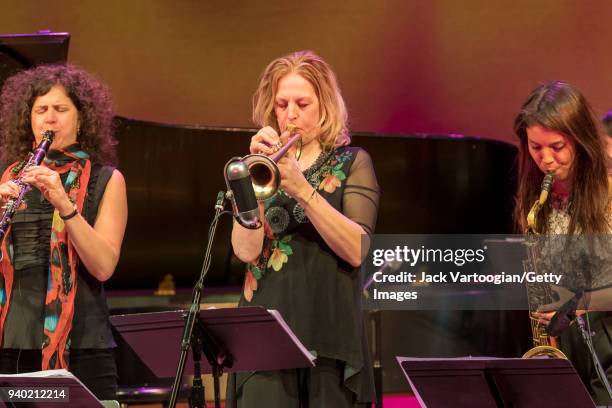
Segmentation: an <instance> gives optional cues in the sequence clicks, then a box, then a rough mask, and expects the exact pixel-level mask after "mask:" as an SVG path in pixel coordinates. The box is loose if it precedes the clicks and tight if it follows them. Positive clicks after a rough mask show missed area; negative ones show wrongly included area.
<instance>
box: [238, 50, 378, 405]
mask: <svg viewBox="0 0 612 408" xmlns="http://www.w3.org/2000/svg"><path fill="white" fill-rule="evenodd" d="M253 119H254V122H255V123H256V124H257V125H259V126H261V129H260V130H259V132H257V134H256V135H255V136H253V137H252V139H251V144H250V146H249V150H250V152H251V153H253V154H264V155H270V154H274V153H275V152H276V151H278V150H279V149H280V148H281V146H282V144H283V143H285V140H283V139H285V136H288V133H292V132H291V131H287V129H288V125H294V126H295V127H296V129H297V130H296V132H297V133H299V135H300V136H301V140H302V147H301V152H298V150H299V149H298V147H297V146H296V145H294V146H296V147H292V148H291V149H290V150H289V152H288V154H287V155H286V156H285V157H283V158H281V159H280V160H279V161H278V169H279V173H280V178H281V180H280V189H279V190H278V192H277V193H276V194H275V195H274V196H272V197H271V198H269V199H267V200H266V201H265V202H262V203H260V211H261V218H262V219H265V222H264V226H263V227H262V228H260V229H255V230H253V229H247V228H244V227H242V226H241V225H240V224H239V223H238V222H234V226H233V231H232V245H233V248H234V253H235V254H236V256H237V257H238V258H240V260H242V261H243V262H245V263H246V264H247V268H246V276H245V281H244V290H243V294H242V297H241V300H240V305H241V306H251V305H261V306H264V307H266V308H272V309H277V310H278V311H280V313H281V314H282V315H283V317H284V318H285V320H286V321H287V323H288V324H289V326H290V327H291V329H292V330H293V331H294V332H295V333H296V335H297V336H298V338H299V339H300V340H301V341H302V342H303V343H304V345H305V346H306V348H307V349H308V350H312V351H314V352H315V353H316V355H317V360H316V367H315V368H312V369H300V370H284V371H282V372H281V371H276V372H256V373H251V374H246V373H245V374H242V373H240V374H237V375H233V376H232V377H231V378H230V381H229V385H228V406H229V407H263V406H274V407H298V406H313V407H317V406H333V407H356V406H366V405H367V404H368V403H370V402H372V401H374V399H375V395H374V387H373V382H372V372H371V365H370V362H369V358H368V356H367V352H366V351H364V350H366V348H364V346H365V344H364V341H365V337H364V335H363V328H362V327H361V324H360V321H361V316H360V309H359V304H358V303H357V299H358V297H359V296H358V295H359V293H358V286H359V285H358V284H357V283H358V280H357V279H358V273H357V272H358V267H359V265H360V264H361V261H362V260H361V254H362V248H361V240H362V237H364V236H365V237H368V236H369V235H370V234H372V233H373V231H374V225H375V221H376V216H377V211H378V200H379V194H380V193H379V188H378V184H377V181H376V176H375V174H374V168H373V165H372V162H371V160H370V157H369V155H368V154H367V153H366V152H365V151H364V150H362V149H360V148H356V147H350V146H349V143H350V136H349V133H348V129H347V113H346V108H345V104H344V101H343V99H342V96H341V94H340V89H339V87H338V84H337V81H336V77H335V75H334V73H333V71H332V70H331V68H330V66H329V65H328V64H327V63H326V62H325V61H323V59H322V58H321V57H319V56H318V55H316V54H314V53H313V52H311V51H299V52H295V53H293V54H289V55H286V56H284V57H281V58H278V59H276V60H274V61H272V62H271V63H270V64H269V65H268V66H267V68H266V69H265V70H264V72H263V74H262V76H261V80H260V82H259V86H258V88H257V90H256V92H255V95H254V97H253ZM279 135H282V136H283V137H282V138H281V137H280V136H279Z"/></svg>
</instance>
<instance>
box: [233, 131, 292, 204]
mask: <svg viewBox="0 0 612 408" xmlns="http://www.w3.org/2000/svg"><path fill="white" fill-rule="evenodd" d="M284 137H286V138H287V143H285V144H284V145H282V147H281V148H280V149H279V150H278V151H277V152H276V153H274V154H272V155H270V156H266V155H264V154H249V155H247V156H244V157H243V158H242V161H243V162H244V163H245V164H246V165H247V167H248V168H249V173H251V180H252V182H253V190H254V191H255V197H256V198H257V200H260V201H263V200H267V199H268V198H270V197H272V196H273V195H274V194H276V192H277V191H278V188H279V186H280V180H281V177H280V172H279V171H278V166H277V165H276V163H277V162H278V161H279V160H280V159H282V158H283V157H284V156H285V155H286V154H287V152H288V151H289V149H291V147H292V146H293V145H294V144H296V143H298V146H297V149H298V151H297V153H296V157H299V156H300V153H301V151H302V137H301V136H300V134H299V133H297V127H296V126H295V125H292V124H289V125H287V129H285V131H284V132H283V133H282V134H281V136H280V138H281V140H282V139H283V138H284Z"/></svg>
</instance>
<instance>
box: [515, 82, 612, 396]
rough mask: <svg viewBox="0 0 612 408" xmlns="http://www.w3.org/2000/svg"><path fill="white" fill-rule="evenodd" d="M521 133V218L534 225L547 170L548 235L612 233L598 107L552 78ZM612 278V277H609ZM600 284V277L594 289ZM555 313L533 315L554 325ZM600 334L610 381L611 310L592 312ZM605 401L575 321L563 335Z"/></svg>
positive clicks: (541, 220)
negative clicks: (532, 220) (533, 206)
mask: <svg viewBox="0 0 612 408" xmlns="http://www.w3.org/2000/svg"><path fill="white" fill-rule="evenodd" d="M514 131H515V133H516V135H517V136H518V138H519V156H518V162H519V182H518V191H517V195H516V208H515V214H514V215H515V220H516V224H517V227H518V229H519V230H520V231H521V232H526V231H527V215H528V212H529V210H530V207H531V204H532V203H533V202H534V201H535V200H536V199H537V196H538V195H539V193H540V184H541V182H542V179H543V178H544V175H545V174H548V173H550V172H554V174H555V181H554V183H553V185H552V191H551V199H550V200H549V202H548V203H547V204H546V205H545V206H544V207H542V209H541V211H540V213H539V215H538V223H537V224H538V226H539V231H538V232H540V233H543V234H551V235H552V234H559V235H561V234H568V235H573V234H609V233H610V232H611V231H612V212H611V202H610V197H611V188H610V187H611V185H612V183H611V180H612V179H611V178H610V176H609V174H608V170H607V166H606V163H607V157H606V150H605V147H604V143H603V139H602V138H601V137H600V135H599V133H598V131H597V126H596V123H595V120H594V117H593V113H592V110H591V107H590V106H589V104H588V102H587V101H586V99H585V97H584V96H583V95H582V94H581V93H580V91H578V90H577V89H576V88H574V87H573V86H571V85H570V84H568V83H566V82H561V81H553V82H548V83H545V84H543V85H541V86H539V87H537V88H536V89H535V90H533V91H532V92H531V94H530V95H529V96H528V97H527V100H526V101H525V102H524V104H523V106H522V107H521V110H520V112H519V114H518V115H517V117H516V119H515V123H514ZM605 284H609V282H607V283H604V285H605ZM597 286H598V283H597V282H594V283H593V287H594V288H595V287H597ZM554 314H555V312H548V311H541V312H538V313H534V316H535V317H536V318H537V319H539V322H540V323H541V324H543V325H548V324H549V323H550V319H551V318H552V317H553V316H554ZM586 316H588V317H587V318H588V320H589V322H590V327H591V329H592V330H593V331H594V332H595V336H594V338H593V343H594V344H595V349H596V352H597V354H598V357H599V359H600V361H601V363H602V365H603V367H604V370H605V371H606V375H607V376H608V379H610V378H611V377H612V313H610V312H589V313H587V314H586ZM558 342H559V346H560V348H561V350H562V351H563V352H564V353H565V354H566V355H567V356H568V358H569V359H570V360H571V361H572V363H573V365H574V367H575V368H576V370H577V372H578V374H579V375H580V377H581V379H582V381H583V382H584V384H585V386H586V388H587V389H588V391H589V393H590V394H591V396H592V397H593V400H594V401H595V402H596V403H597V404H598V405H607V404H612V401H611V400H610V398H609V396H608V394H607V392H606V389H605V387H604V385H603V384H602V383H601V381H600V380H599V378H598V377H597V374H596V371H595V369H594V365H593V363H592V361H591V358H590V355H589V353H588V350H587V347H586V345H585V344H584V342H583V340H582V338H581V334H580V332H579V330H578V328H577V327H576V325H575V324H573V325H571V326H570V327H569V328H568V329H567V330H565V332H563V333H562V334H561V335H560V336H559V339H558Z"/></svg>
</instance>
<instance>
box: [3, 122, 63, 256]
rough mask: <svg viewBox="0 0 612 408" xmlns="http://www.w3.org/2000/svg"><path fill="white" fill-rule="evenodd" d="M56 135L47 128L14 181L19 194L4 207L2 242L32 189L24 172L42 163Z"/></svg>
mask: <svg viewBox="0 0 612 408" xmlns="http://www.w3.org/2000/svg"><path fill="white" fill-rule="evenodd" d="M54 137H55V132H54V131H52V130H45V131H44V132H43V134H42V140H41V142H40V143H39V144H38V146H37V147H36V149H34V151H33V152H32V153H30V156H29V157H28V161H27V162H26V163H25V165H24V166H23V167H22V168H21V170H20V171H19V174H18V175H17V177H16V178H15V179H13V182H14V183H15V184H17V186H18V187H19V194H18V195H17V197H11V198H9V199H8V200H7V201H6V204H5V205H4V207H3V210H4V212H3V213H2V219H1V220H0V243H2V242H3V241H4V237H5V235H6V233H7V231H8V229H9V227H10V225H11V221H12V219H13V215H14V214H15V211H17V210H18V209H19V207H21V205H22V204H23V202H24V198H25V195H26V194H27V193H28V191H30V190H31V189H32V187H31V186H30V185H29V184H27V183H25V182H24V181H23V173H24V171H26V170H27V169H28V168H30V167H32V166H38V165H40V163H42V161H43V159H44V158H45V156H46V155H47V152H48V151H49V147H50V146H51V143H53V138H54ZM1 259H2V255H1V254H0V260H1Z"/></svg>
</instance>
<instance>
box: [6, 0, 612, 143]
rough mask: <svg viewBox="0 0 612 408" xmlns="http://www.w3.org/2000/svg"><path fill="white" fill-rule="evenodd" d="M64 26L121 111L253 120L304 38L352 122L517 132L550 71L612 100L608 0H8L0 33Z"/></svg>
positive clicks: (604, 102)
mask: <svg viewBox="0 0 612 408" xmlns="http://www.w3.org/2000/svg"><path fill="white" fill-rule="evenodd" d="M39 29H51V30H54V31H68V32H70V33H71V34H72V40H71V47H70V53H69V61H70V62H72V63H76V64H79V65H81V66H83V67H85V68H86V69H88V70H90V71H92V72H95V73H96V74H98V76H99V77H101V78H102V79H103V80H104V81H105V82H106V83H107V84H108V85H109V86H110V87H111V89H112V91H113V94H114V98H115V101H116V106H117V111H118V113H119V114H121V115H124V116H129V117H135V118H140V119H146V120H152V121H158V122H168V123H177V124H190V125H206V126H238V127H250V126H252V124H251V122H250V96H251V94H252V91H253V89H254V87H255V84H256V82H257V78H258V76H259V74H260V72H261V70H262V69H263V67H264V66H265V65H266V64H267V63H268V62H269V61H270V60H271V59H273V58H274V57H277V56H280V55H283V54H285V53H287V52H290V51H293V50H298V49H304V48H308V49H313V50H315V51H316V52H318V53H320V54H321V55H322V56H323V57H324V58H325V59H327V60H328V61H329V62H330V63H331V64H332V65H333V67H334V68H335V70H336V71H337V73H338V76H339V78H340V83H341V86H342V88H343V91H344V94H345V97H346V100H347V103H348V106H349V109H350V115H351V127H352V129H353V130H358V131H371V132H387V133H421V132H422V133H461V134H468V135H476V136H483V137H491V138H497V139H502V140H508V141H511V140H512V135H511V125H512V119H513V116H514V114H515V113H516V111H517V109H518V106H519V105H520V103H521V102H522V100H523V99H524V97H525V96H526V95H527V93H528V92H529V90H530V89H531V88H533V87H534V86H535V85H536V84H538V83H539V82H541V81H543V80H546V79H554V78H559V79H566V80H569V81H570V82H572V83H574V84H575V85H577V86H578V87H579V88H581V89H582V90H583V91H584V93H585V94H586V95H587V97H588V98H589V99H590V100H591V102H592V103H593V105H594V107H595V109H596V112H597V115H599V116H601V114H602V113H603V112H605V111H606V110H607V109H608V108H609V107H612V2H609V1H575V2H573V1H556V0H549V1H505V2H504V1H452V0H449V1H417V0H399V1H376V0H351V1H332V0H313V1H299V2H298V1H288V0H284V1H277V0H268V1H246V0H243V1H231V0H226V1H205V0H200V1H160V0H150V1H145V0H124V1H119V0H112V1H91V0H89V1H66V0H55V1H23V0H21V1H13V0H10V1H5V0H0V33H4V34H6V33H24V32H33V31H36V30H39Z"/></svg>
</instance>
